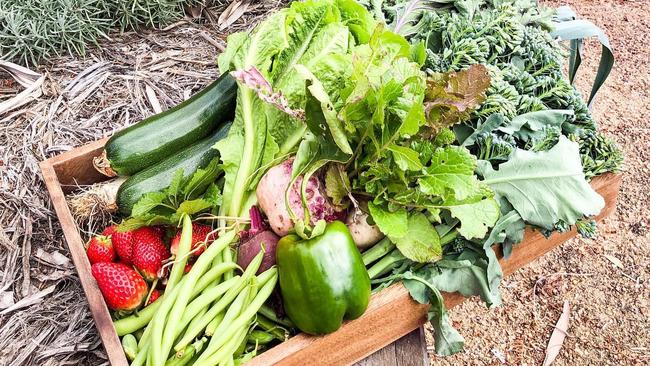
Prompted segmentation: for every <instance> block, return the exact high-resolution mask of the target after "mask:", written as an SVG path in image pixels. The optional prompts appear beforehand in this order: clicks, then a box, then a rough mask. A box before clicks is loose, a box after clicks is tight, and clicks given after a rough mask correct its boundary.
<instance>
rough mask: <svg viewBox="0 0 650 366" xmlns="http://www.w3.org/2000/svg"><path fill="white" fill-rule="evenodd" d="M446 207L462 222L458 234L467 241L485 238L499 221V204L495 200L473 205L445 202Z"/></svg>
mask: <svg viewBox="0 0 650 366" xmlns="http://www.w3.org/2000/svg"><path fill="white" fill-rule="evenodd" d="M445 205H446V208H447V209H448V210H449V212H450V213H451V215H452V216H453V217H455V218H457V219H458V220H460V222H461V225H460V227H459V228H458V233H459V234H460V235H462V236H463V237H465V238H467V239H471V238H482V237H484V236H485V234H487V232H488V229H489V228H490V227H492V226H493V225H494V224H495V222H496V221H497V220H498V219H499V204H498V203H497V201H496V200H494V199H493V198H487V199H484V200H481V201H478V202H473V203H461V202H449V203H447V202H445Z"/></svg>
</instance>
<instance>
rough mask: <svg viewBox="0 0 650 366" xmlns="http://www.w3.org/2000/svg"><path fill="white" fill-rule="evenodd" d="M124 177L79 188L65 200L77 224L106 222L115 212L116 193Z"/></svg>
mask: <svg viewBox="0 0 650 366" xmlns="http://www.w3.org/2000/svg"><path fill="white" fill-rule="evenodd" d="M125 180H126V178H125V177H119V178H115V179H111V180H109V181H106V182H101V183H95V184H92V185H88V186H81V187H79V188H80V189H79V191H76V192H74V193H72V194H70V195H68V197H67V198H66V200H67V201H68V206H69V207H70V212H71V213H72V216H73V217H74V218H75V220H76V221H77V222H89V221H92V220H102V221H103V220H106V219H107V218H110V216H112V215H113V214H114V213H115V212H117V208H118V207H117V191H118V190H119V188H120V186H121V185H122V183H124V181H125Z"/></svg>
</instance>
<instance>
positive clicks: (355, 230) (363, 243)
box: [345, 201, 384, 249]
mask: <svg viewBox="0 0 650 366" xmlns="http://www.w3.org/2000/svg"><path fill="white" fill-rule="evenodd" d="M369 217H370V215H369V214H368V203H367V202H363V201H362V202H359V205H357V206H356V207H354V208H353V209H352V212H351V213H350V214H349V215H348V218H347V220H345V225H347V227H348V229H350V234H352V239H353V240H354V244H355V245H356V246H357V248H359V249H365V248H368V247H370V246H372V245H374V244H375V243H377V242H378V241H380V240H381V239H383V238H384V234H383V233H382V232H381V231H380V230H379V228H378V227H377V225H371V224H369V223H368V218H369Z"/></svg>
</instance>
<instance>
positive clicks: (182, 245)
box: [166, 215, 192, 291]
mask: <svg viewBox="0 0 650 366" xmlns="http://www.w3.org/2000/svg"><path fill="white" fill-rule="evenodd" d="M191 246H192V219H191V218H190V216H189V215H183V229H182V231H181V240H180V242H179V243H178V252H177V253H176V258H175V262H174V265H172V270H171V272H170V274H169V279H168V280H167V286H166V290H167V291H171V290H173V289H174V287H176V285H177V284H178V281H180V280H181V277H183V273H184V272H185V264H186V263H187V258H188V253H189V252H190V250H191Z"/></svg>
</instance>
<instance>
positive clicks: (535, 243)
mask: <svg viewBox="0 0 650 366" xmlns="http://www.w3.org/2000/svg"><path fill="white" fill-rule="evenodd" d="M620 182H621V177H620V176H618V175H613V174H607V175H604V176H602V177H598V178H596V179H594V180H593V182H592V186H593V187H594V189H596V190H597V191H598V193H600V194H601V195H602V196H603V198H604V199H605V204H606V206H605V209H603V211H602V212H601V213H600V214H599V215H598V216H597V218H596V219H598V220H600V219H602V218H604V217H606V216H608V215H610V214H611V213H613V212H614V211H615V210H616V198H617V194H618V189H619V186H620ZM575 235H576V233H575V231H569V232H566V233H555V234H553V235H552V236H551V237H550V238H548V239H547V238H545V237H544V236H543V235H542V234H541V233H540V232H538V231H534V230H531V229H527V230H526V234H525V237H524V240H523V241H522V243H521V244H518V245H517V247H516V248H515V250H514V251H513V254H512V256H511V257H510V258H509V259H507V260H506V259H503V258H502V255H501V251H500V250H499V249H498V250H497V254H498V255H499V258H500V260H499V262H500V263H501V266H502V268H503V272H504V274H505V275H508V274H510V273H512V272H514V271H516V270H517V269H519V268H521V267H523V266H525V265H526V264H528V263H530V262H531V261H533V260H535V259H537V258H539V257H541V256H542V255H544V254H545V253H546V252H548V251H550V250H552V249H553V248H555V247H557V246H559V245H560V244H561V243H563V242H565V241H566V240H568V239H570V238H572V237H573V236H575ZM443 296H444V298H445V305H446V306H447V308H452V307H454V306H456V305H458V304H460V303H462V302H463V301H464V297H463V296H462V295H460V294H458V293H453V294H451V293H444V294H443ZM426 311H427V307H426V306H423V305H420V304H418V303H416V302H415V301H413V300H412V299H411V297H410V295H409V294H408V291H407V290H406V288H404V286H402V285H401V284H397V285H393V286H391V287H389V288H388V289H386V290H384V291H382V292H380V293H378V294H376V295H374V296H373V298H372V299H371V302H370V305H369V306H368V310H366V313H365V314H364V315H363V316H362V317H361V318H359V319H356V320H352V321H349V322H346V323H345V324H343V326H342V327H341V329H339V330H338V331H336V332H334V333H332V334H329V335H327V336H321V337H315V336H310V335H306V334H299V335H297V336H295V337H293V338H291V339H289V340H288V341H286V342H284V343H282V344H280V345H278V346H276V347H274V348H272V349H270V350H268V351H266V352H264V353H262V354H261V355H259V356H257V357H255V358H254V359H252V360H251V361H250V362H248V363H246V366H262V365H275V364H281V365H291V366H293V365H295V366H298V365H312V364H317V365H346V364H353V363H354V362H357V361H359V360H361V359H363V358H364V357H367V356H368V355H370V354H372V353H373V352H374V351H376V350H378V349H380V348H382V347H385V346H387V345H388V344H390V343H392V342H394V341H395V340H396V339H399V338H400V337H402V336H404V335H406V334H407V333H409V332H411V331H412V330H413V329H415V328H417V327H418V326H420V325H421V324H423V323H424V322H425V319H426Z"/></svg>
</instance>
